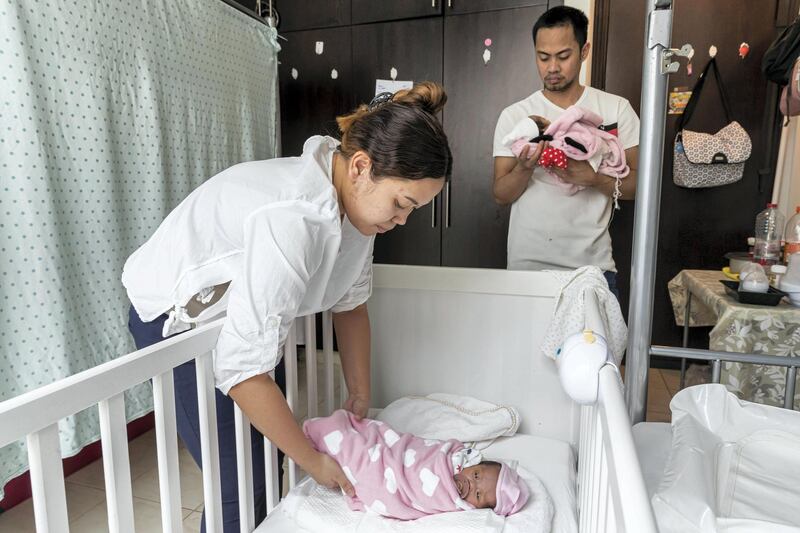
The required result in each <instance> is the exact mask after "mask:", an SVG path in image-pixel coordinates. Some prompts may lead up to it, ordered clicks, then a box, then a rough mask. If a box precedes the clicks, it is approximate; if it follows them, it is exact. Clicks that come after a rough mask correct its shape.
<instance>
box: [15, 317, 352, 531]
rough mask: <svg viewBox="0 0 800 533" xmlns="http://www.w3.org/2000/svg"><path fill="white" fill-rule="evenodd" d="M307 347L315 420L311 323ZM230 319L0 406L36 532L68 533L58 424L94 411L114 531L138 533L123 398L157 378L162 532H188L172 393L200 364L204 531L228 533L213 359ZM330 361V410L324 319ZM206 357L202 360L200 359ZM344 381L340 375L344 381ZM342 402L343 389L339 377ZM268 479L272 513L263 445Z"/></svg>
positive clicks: (244, 523)
mask: <svg viewBox="0 0 800 533" xmlns="http://www.w3.org/2000/svg"><path fill="white" fill-rule="evenodd" d="M302 320H303V321H304V330H305V331H304V333H305V343H306V350H305V353H306V357H307V361H306V378H307V380H308V415H309V416H310V417H311V416H317V414H318V413H317V392H318V389H317V366H316V365H317V362H316V359H317V351H316V323H315V317H314V316H308V317H305V318H304V319H302ZM222 323H223V320H222V319H220V320H217V321H215V322H213V323H210V324H206V325H203V326H201V327H198V328H197V329H195V330H193V331H191V332H187V333H184V334H182V335H179V336H177V337H173V338H171V339H167V340H165V341H163V342H160V343H158V344H155V345H153V346H150V347H147V348H144V349H142V350H138V351H136V352H133V353H131V354H128V355H125V356H123V357H120V358H118V359H115V360H113V361H109V362H107V363H105V364H102V365H99V366H97V367H94V368H91V369H89V370H86V371H84V372H81V373H79V374H75V375H73V376H70V377H68V378H65V379H61V380H59V381H56V382H54V383H51V384H50V385H46V386H44V387H40V388H38V389H35V390H32V391H30V392H28V393H25V394H23V395H20V396H17V397H15V398H11V399H9V400H6V401H4V402H2V403H0V447H2V446H6V445H8V444H11V443H13V442H15V441H17V440H19V439H21V438H24V439H25V440H26V443H27V450H28V461H29V465H30V478H31V489H32V494H33V508H34V518H35V522H36V530H37V532H39V533H51V532H53V533H55V532H58V533H61V532H67V531H69V525H68V523H69V521H68V518H67V500H66V491H65V485H64V474H63V469H62V464H61V459H62V458H61V450H60V443H59V436H58V422H59V420H61V419H63V418H65V417H67V416H70V415H73V414H75V413H77V412H79V411H82V410H83V409H86V408H89V407H92V406H94V405H97V408H98V410H99V415H100V431H101V441H102V444H101V445H102V451H103V470H104V477H105V485H106V501H107V509H108V526H109V531H110V532H112V533H116V532H132V531H134V529H133V524H134V521H133V494H132V488H131V474H130V461H129V455H128V442H127V431H126V419H125V400H124V392H125V391H126V390H128V389H130V388H131V387H133V386H135V385H138V384H139V383H142V382H144V381H147V380H150V379H152V382H153V404H154V411H155V429H156V449H157V455H158V479H159V490H160V495H161V516H162V527H163V531H164V532H165V533H178V532H180V531H182V523H181V519H182V517H181V496H180V474H179V469H178V442H177V428H176V420H175V392H174V386H173V381H172V369H173V368H175V367H177V366H179V365H181V364H183V363H185V362H187V361H190V360H192V359H195V360H196V371H197V397H198V414H199V419H200V440H201V454H202V470H203V497H204V502H205V519H206V530H207V531H208V532H209V533H213V532H221V531H222V502H221V489H220V471H219V450H218V441H217V423H216V408H215V392H214V376H213V364H212V352H213V349H214V346H215V345H216V342H217V337H218V336H219V332H220V330H221V329H222ZM322 324H323V328H322V329H323V357H324V358H325V372H324V373H325V379H324V387H325V401H326V403H325V407H326V410H327V411H328V412H332V411H333V408H334V361H333V327H332V317H331V314H330V313H327V312H326V313H323V314H322ZM295 339H296V336H295V328H294V326H293V327H292V329H291V330H290V333H289V339H288V340H287V342H286V348H285V352H284V354H285V355H284V357H285V359H286V383H287V394H286V396H287V401H288V403H289V406H290V408H291V409H292V411H293V412H294V411H295V409H296V407H297V400H298V392H297V391H298V386H297V368H298V366H297V345H296V342H295ZM198 354H200V355H198ZM340 377H341V376H340ZM341 394H342V397H344V395H346V387H345V384H344V380H343V378H342V383H341ZM234 409H235V417H236V418H235V422H236V448H237V449H236V452H237V467H238V482H239V494H240V495H244V497H241V498H239V502H240V505H239V513H240V523H241V531H243V532H250V531H252V530H253V529H254V528H255V523H254V516H253V508H254V505H253V490H252V487H253V484H252V471H253V470H252V455H251V451H250V437H249V436H250V422H249V420H248V419H247V416H246V415H245V414H244V413H242V412H241V410H240V409H239V408H238V407H235V408H234ZM264 453H265V474H266V480H267V490H266V493H267V494H266V498H267V512H268V513H269V512H272V510H273V509H274V508H275V506H276V505H277V504H278V502H279V501H280V494H279V491H278V486H279V485H278V472H279V469H278V455H277V449H276V448H275V447H274V446H273V445H272V443H271V442H270V441H269V440H267V439H264ZM297 477H298V471H297V466H296V465H295V464H294V463H293V461H290V462H289V486H290V488H291V487H294V485H295V483H296V482H297Z"/></svg>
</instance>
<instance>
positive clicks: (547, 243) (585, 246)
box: [494, 6, 639, 293]
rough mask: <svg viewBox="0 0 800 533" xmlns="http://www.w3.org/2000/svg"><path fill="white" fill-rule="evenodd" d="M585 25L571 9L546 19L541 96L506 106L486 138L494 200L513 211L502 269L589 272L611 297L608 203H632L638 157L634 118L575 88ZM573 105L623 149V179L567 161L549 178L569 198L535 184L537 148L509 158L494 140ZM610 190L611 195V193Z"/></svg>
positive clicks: (538, 45) (598, 94)
mask: <svg viewBox="0 0 800 533" xmlns="http://www.w3.org/2000/svg"><path fill="white" fill-rule="evenodd" d="M588 25H589V21H588V19H587V18H586V15H585V14H584V13H583V12H582V11H580V10H578V9H575V8H571V7H565V6H559V7H554V8H552V9H549V10H548V11H546V12H545V13H544V14H543V15H542V16H541V17H540V18H539V20H537V21H536V24H535V25H534V26H533V44H534V48H535V52H536V66H537V69H538V71H539V76H540V77H541V78H542V81H543V83H544V89H542V90H540V91H537V92H535V93H533V94H532V95H530V96H529V97H527V98H525V99H524V100H522V101H520V102H517V103H515V104H512V105H511V106H509V107H507V108H506V109H505V110H503V112H502V113H501V114H500V118H499V119H498V121H497V128H496V129H495V136H494V197H495V200H496V201H497V202H498V203H500V204H513V205H512V208H511V220H510V224H509V230H508V268H509V269H511V270H544V269H555V270H569V269H574V268H578V267H581V266H584V265H594V266H597V267H599V268H600V269H602V270H603V271H604V272H605V273H606V279H607V280H608V282H609V287H610V288H611V289H612V291H614V292H615V293H616V266H615V265H614V259H613V258H612V254H611V236H610V235H609V233H608V226H609V223H610V221H611V213H612V210H613V202H612V198H613V197H614V196H615V191H616V194H617V195H618V196H619V197H620V198H621V199H633V197H634V195H635V192H636V167H637V163H638V153H639V148H638V144H639V118H638V117H637V116H636V113H635V112H634V111H633V109H632V108H631V105H630V103H628V101H627V100H626V99H624V98H621V97H619V96H615V95H612V94H608V93H605V92H603V91H599V90H597V89H594V88H592V87H584V86H583V85H581V84H580V82H579V80H578V76H579V74H580V69H581V64H582V63H583V61H584V60H585V59H586V57H587V56H588V54H589V48H590V44H589V43H588V42H586V39H587V31H588ZM572 105H577V106H579V107H582V108H584V109H588V110H590V111H593V112H595V113H597V114H598V115H599V116H600V117H602V118H603V125H602V126H601V129H603V130H606V131H609V132H611V133H614V134H616V135H617V137H618V138H619V140H620V142H621V143H622V146H623V148H624V149H625V156H626V159H627V163H628V165H629V166H630V169H631V172H630V174H629V175H628V176H627V177H625V178H624V179H621V180H619V183H618V180H617V179H616V177H612V176H606V175H603V174H600V173H598V172H595V170H594V169H593V168H592V166H591V165H590V164H589V163H588V162H586V161H576V160H572V159H570V160H569V161H568V165H567V168H566V169H564V170H562V169H557V168H556V169H554V168H550V169H549V170H551V171H553V170H554V171H555V172H556V174H557V175H558V177H560V178H561V179H562V180H563V181H565V182H567V183H572V184H575V185H580V186H583V187H585V189H583V190H581V191H579V192H577V193H575V194H574V195H568V194H565V193H564V191H563V188H562V187H559V186H557V185H554V184H552V183H548V182H547V181H543V180H542V176H543V175H544V172H545V170H544V169H543V168H542V167H540V166H537V164H536V162H537V161H538V159H539V155H540V154H541V151H542V148H543V145H544V144H545V143H541V142H540V143H539V144H538V146H537V148H536V149H535V150H529V149H527V148H526V149H525V150H523V152H522V153H521V154H520V155H519V157H515V156H514V154H513V153H512V152H511V150H510V149H508V148H507V147H506V146H504V145H503V142H502V139H503V137H505V136H506V135H507V134H508V133H510V132H511V130H512V129H513V128H514V126H515V125H516V124H517V123H518V122H519V121H520V120H522V119H524V118H525V117H528V116H531V117H536V118H537V120H539V121H541V119H544V122H545V123H549V122H552V121H553V120H555V119H556V118H558V117H559V116H560V115H561V114H562V113H563V112H564V111H565V110H566V109H567V108H568V107H570V106H572ZM617 189H618V190H617Z"/></svg>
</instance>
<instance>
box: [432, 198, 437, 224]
mask: <svg viewBox="0 0 800 533" xmlns="http://www.w3.org/2000/svg"><path fill="white" fill-rule="evenodd" d="M431 227H432V228H435V227H436V198H434V199H433V200H431Z"/></svg>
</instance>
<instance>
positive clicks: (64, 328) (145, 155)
mask: <svg viewBox="0 0 800 533" xmlns="http://www.w3.org/2000/svg"><path fill="white" fill-rule="evenodd" d="M278 50H279V46H278V44H277V41H276V33H275V30H274V29H272V28H268V27H267V26H265V25H264V24H261V23H259V22H258V21H256V20H255V19H252V18H250V17H247V16H246V15H244V14H243V13H241V12H239V11H237V10H236V9H234V8H232V7H230V6H228V5H227V4H225V3H224V2H222V1H221V0H126V1H125V2H120V1H118V0H95V1H87V2H83V1H81V2H62V1H56V2H33V1H30V0H0V401H2V400H5V399H8V398H11V397H13V396H17V395H19V394H21V393H23V392H26V391H29V390H31V389H34V388H36V387H39V386H41V385H44V384H47V383H50V382H52V381H55V380H58V379H59V378H63V377H65V376H69V375H71V374H74V373H76V372H80V371H82V370H86V369H87V368H90V367H93V366H96V365H98V364H100V363H103V362H106V361H109V360H111V359H113V358H115V357H118V356H120V355H123V354H126V353H128V352H130V351H132V350H133V349H134V346H133V341H132V339H131V338H130V335H129V333H128V330H127V309H128V305H129V303H128V301H127V298H126V295H125V291H124V289H123V287H122V285H121V283H120V274H121V272H122V265H123V263H124V262H125V259H126V258H127V257H128V255H130V253H131V252H133V251H134V250H135V249H136V248H137V247H138V246H139V245H140V244H141V243H143V242H144V241H145V240H146V239H147V238H148V237H149V236H150V234H151V233H152V232H153V231H154V230H155V229H156V227H157V226H158V224H159V223H160V222H161V220H162V219H163V218H164V216H166V214H167V213H168V212H169V211H170V210H171V209H172V208H173V207H174V206H175V205H177V204H178V202H180V201H181V200H182V199H183V198H184V197H185V196H186V195H187V194H188V193H189V192H190V191H191V190H192V189H194V188H195V187H197V185H199V184H200V183H202V182H203V181H204V180H205V179H207V178H209V177H211V176H212V175H214V174H215V173H217V172H219V171H221V170H223V169H224V168H226V167H228V166H230V165H233V164H235V163H238V162H241V161H249V160H254V159H268V158H270V157H275V156H276V153H277V143H278V139H277V128H276V116H277V111H276V105H277V52H278ZM126 409H127V414H128V417H129V419H133V418H135V417H138V416H141V415H142V414H144V413H147V412H149V411H150V410H151V409H152V394H151V389H150V384H149V383H145V384H142V385H141V386H139V387H137V388H135V389H133V390H131V391H130V392H129V393H128V394H127V395H126ZM59 429H60V434H61V450H62V453H63V454H64V456H68V455H71V454H74V453H76V452H77V451H79V450H80V449H81V448H82V447H83V446H84V445H86V444H87V443H89V442H92V441H94V440H97V438H98V437H99V434H100V429H99V424H98V417H97V410H96V409H87V410H86V411H84V412H82V413H79V414H78V415H76V416H74V417H72V418H70V419H68V420H65V421H62V423H61V424H60V426H59ZM25 470H27V458H26V453H25V450H24V447H23V445H22V443H21V442H20V443H19V444H17V445H13V446H7V447H5V448H2V449H0V489H2V486H3V485H4V484H5V482H6V481H7V480H9V479H10V478H12V477H14V476H15V475H17V474H19V473H21V472H24V471H25ZM0 498H2V491H1V490H0Z"/></svg>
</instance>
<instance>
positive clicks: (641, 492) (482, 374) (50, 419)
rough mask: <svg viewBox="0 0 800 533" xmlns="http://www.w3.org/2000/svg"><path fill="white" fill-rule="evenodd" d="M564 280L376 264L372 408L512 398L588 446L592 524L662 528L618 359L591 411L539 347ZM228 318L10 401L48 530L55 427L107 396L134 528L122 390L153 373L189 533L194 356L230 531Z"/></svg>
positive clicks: (7, 433) (594, 321) (580, 477)
mask: <svg viewBox="0 0 800 533" xmlns="http://www.w3.org/2000/svg"><path fill="white" fill-rule="evenodd" d="M555 287H556V284H555V280H554V278H552V277H551V276H550V275H549V274H546V273H539V272H511V271H501V270H482V269H459V268H440V267H411V266H389V265H376V266H375V271H374V282H373V296H372V298H371V299H370V301H369V310H370V319H371V324H372V352H373V354H372V358H373V363H372V369H373V370H372V390H373V404H374V405H376V406H381V407H382V406H385V405H387V404H388V403H390V402H391V401H393V400H394V399H396V398H398V397H400V396H404V395H408V394H427V393H431V392H449V393H455V394H464V395H469V396H473V397H476V398H480V399H483V400H487V401H491V402H495V403H506V404H511V405H514V406H516V407H517V408H518V409H519V411H520V413H521V415H522V425H521V427H520V431H519V432H520V433H521V434H527V435H536V436H538V437H544V438H550V439H556V440H559V441H564V442H566V443H569V444H570V445H571V446H572V447H573V449H574V450H575V452H577V456H578V462H577V464H578V466H577V469H578V472H577V484H578V487H577V488H576V489H575V490H577V498H576V502H577V504H576V507H577V509H576V513H577V517H578V525H579V531H580V532H582V533H583V532H635V533H650V532H655V531H656V526H655V520H654V517H653V513H652V509H651V507H650V502H649V499H648V496H647V492H646V489H645V485H644V481H643V478H642V473H641V469H640V466H639V463H638V460H637V456H636V451H635V448H634V443H633V437H632V433H631V424H630V421H629V418H628V415H627V412H626V408H625V404H624V401H623V394H622V386H621V381H620V379H619V375H618V372H617V370H616V368H615V367H613V366H612V365H607V366H605V367H603V369H602V370H601V371H600V373H599V376H598V379H599V383H600V388H599V390H600V393H599V399H598V402H597V404H596V405H593V406H584V407H581V406H579V405H577V404H576V403H574V402H573V401H572V400H571V399H570V398H569V397H567V395H566V394H565V393H564V392H563V390H562V388H561V386H560V382H559V379H558V375H557V373H556V370H555V365H554V363H553V361H551V360H550V359H547V358H545V357H544V356H543V355H542V353H541V351H540V349H539V346H540V344H541V341H542V339H543V337H544V334H545V330H546V328H547V325H548V323H549V320H550V316H551V314H552V311H553V308H554V305H555V296H556V288H555ZM587 309H589V311H587V317H586V322H587V327H591V328H592V329H594V330H595V331H596V332H597V333H600V334H602V328H601V326H600V325H599V321H598V317H599V311H598V310H597V306H596V302H594V304H593V305H587ZM322 323H323V339H324V342H323V357H324V359H325V365H324V369H325V370H324V379H323V380H322V386H323V388H324V392H325V396H324V397H325V399H326V402H325V406H326V411H328V412H330V411H332V410H333V408H334V406H335V405H334V404H335V399H334V392H333V391H334V387H333V385H334V364H333V341H332V327H331V317H330V314H329V313H324V314H323V321H322ZM303 324H304V326H305V332H304V333H305V335H304V337H305V339H307V340H308V344H309V345H308V346H307V347H306V348H307V349H306V351H305V353H306V354H307V357H308V360H307V364H306V369H307V372H306V374H307V375H306V380H307V390H308V395H309V401H308V415H309V416H310V417H311V416H317V415H318V414H320V413H317V412H316V405H317V400H316V398H317V393H318V388H317V376H316V369H317V364H316V354H317V351H316V346H314V344H315V334H314V329H313V328H314V317H306V319H305V320H304V321H303ZM221 325H222V321H217V322H215V323H211V324H207V325H204V326H202V327H199V328H197V329H196V330H194V331H192V332H189V333H186V334H184V335H180V336H178V337H174V338H172V339H168V340H166V341H164V342H162V343H159V344H158V345H155V346H151V347H148V348H145V349H143V350H139V351H136V352H133V353H131V354H128V355H125V356H123V357H120V358H119V359H117V360H114V361H112V362H109V363H106V364H103V365H101V366H98V367H96V368H92V369H90V370H87V371H85V372H82V373H80V374H76V375H74V376H71V377H69V378H67V379H63V380H60V381H58V382H55V383H52V384H50V385H48V386H45V387H42V388H40V389H37V390H34V391H31V392H29V393H27V394H24V395H21V396H19V397H16V398H12V399H10V400H7V401H5V402H3V403H0V446H4V445H6V444H9V443H12V442H14V441H16V440H18V439H20V438H25V439H26V440H27V447H28V455H29V461H30V473H31V482H32V488H33V499H34V510H35V519H36V528H37V531H39V532H66V531H68V530H69V527H68V520H67V504H66V498H65V489H64V478H63V472H62V467H61V453H60V450H59V440H58V425H57V424H58V421H59V420H60V419H62V418H64V417H66V416H68V415H71V414H74V413H76V412H78V411H81V410H83V409H85V408H88V407H91V406H93V405H95V404H97V407H98V409H99V413H100V420H101V432H102V448H103V467H104V472H105V483H106V500H107V505H108V520H109V530H110V531H112V532H123V531H133V523H134V522H133V504H132V494H131V476H130V465H129V460H128V445H127V440H126V431H125V416H124V398H123V392H124V391H125V390H127V389H128V388H130V387H132V386H134V385H136V384H138V383H141V382H144V381H146V380H148V379H152V381H153V394H154V405H155V419H156V436H157V449H158V469H159V483H160V492H161V510H162V524H163V530H164V531H165V532H178V531H181V530H182V529H181V528H182V525H181V502H180V487H179V475H178V443H177V434H176V426H175V413H174V409H175V407H174V393H173V385H172V369H173V368H174V367H176V366H178V365H180V364H182V363H184V362H186V361H188V360H191V359H194V358H196V360H197V365H196V366H197V377H198V379H197V382H198V399H199V407H200V418H201V440H202V456H203V465H202V467H203V485H204V500H205V502H206V504H205V511H206V524H207V530H208V531H209V532H214V531H221V530H222V527H221V518H222V514H221V503H220V488H219V464H218V460H217V438H216V437H217V435H216V415H215V410H214V406H213V402H214V394H213V375H212V359H211V358H212V350H213V347H214V345H215V341H216V338H217V335H218V334H219V331H220V328H221ZM296 348H297V346H296V341H295V336H294V332H292V333H290V338H289V339H288V340H287V343H286V349H285V355H284V356H285V357H286V373H287V376H286V378H287V400H288V401H289V404H290V406H292V407H294V406H295V405H296V404H297V400H298V398H297V394H298V393H297V391H298V385H297V380H298V375H297V374H298V372H297V368H298V367H297V349H296ZM342 391H344V387H342ZM321 414H325V413H321ZM236 422H237V429H236V431H237V455H238V457H239V494H240V495H243V497H241V498H240V502H241V505H240V514H241V523H242V531H246V532H250V531H253V530H254V529H255V527H256V524H254V519H253V505H252V504H251V503H249V502H252V498H253V494H252V482H251V479H252V476H251V473H252V467H251V464H250V462H251V461H250V460H249V458H250V450H249V443H250V439H249V438H245V436H246V435H249V422H248V421H247V419H246V417H245V416H243V414H242V413H241V412H240V411H238V409H237V420H236ZM512 438H513V437H512ZM265 444H266V446H265V454H266V456H267V457H266V458H267V460H266V462H265V464H266V476H267V509H268V512H269V513H270V516H269V517H268V518H267V521H266V522H265V523H264V524H262V525H261V527H259V531H262V530H263V531H271V530H272V529H271V527H270V524H271V523H272V522H273V518H275V517H276V516H277V515H279V514H280V513H277V512H276V511H277V510H279V505H280V495H279V494H278V479H277V472H278V468H277V451H276V449H275V448H274V447H273V446H271V445H270V443H269V442H268V441H266V442H265ZM297 482H298V471H297V468H296V467H295V466H294V465H293V464H290V468H289V485H290V487H293V486H294V485H295V484H296V483H297ZM276 523H277V522H276ZM276 527H278V526H276Z"/></svg>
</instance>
